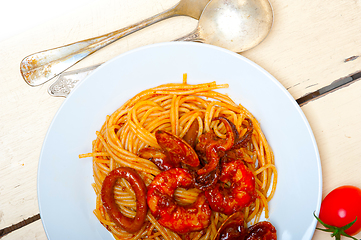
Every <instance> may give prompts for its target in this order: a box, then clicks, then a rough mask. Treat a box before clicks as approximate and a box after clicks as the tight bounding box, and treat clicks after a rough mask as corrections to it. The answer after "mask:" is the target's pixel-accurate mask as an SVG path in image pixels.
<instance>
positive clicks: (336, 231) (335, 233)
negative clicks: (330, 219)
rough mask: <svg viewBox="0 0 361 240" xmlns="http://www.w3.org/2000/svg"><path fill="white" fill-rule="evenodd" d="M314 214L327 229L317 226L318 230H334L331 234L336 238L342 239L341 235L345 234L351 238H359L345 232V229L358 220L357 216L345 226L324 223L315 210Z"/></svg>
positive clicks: (337, 239) (355, 239)
mask: <svg viewBox="0 0 361 240" xmlns="http://www.w3.org/2000/svg"><path fill="white" fill-rule="evenodd" d="M313 216H314V217H315V218H316V219H317V221H318V222H319V223H321V224H322V225H323V226H324V227H325V228H326V229H322V228H316V229H317V230H321V231H324V232H332V234H331V237H335V238H336V240H340V239H341V235H342V236H345V237H349V238H352V239H354V240H358V239H357V238H354V237H352V236H350V235H349V234H347V233H345V230H346V229H348V228H350V227H351V226H352V225H353V224H354V223H355V222H356V220H357V217H356V219H355V220H353V221H352V222H350V223H348V224H346V225H345V226H343V227H335V226H332V225H329V224H326V223H324V222H323V221H322V220H321V219H319V218H318V217H317V216H316V214H315V212H313Z"/></svg>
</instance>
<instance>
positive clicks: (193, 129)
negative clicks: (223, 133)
mask: <svg viewBox="0 0 361 240" xmlns="http://www.w3.org/2000/svg"><path fill="white" fill-rule="evenodd" d="M198 131H199V123H198V121H197V120H195V121H193V122H192V124H191V126H190V127H189V129H188V131H187V133H186V134H185V135H184V137H183V140H184V141H186V143H188V144H189V146H191V147H192V148H195V147H196V141H197V136H198Z"/></svg>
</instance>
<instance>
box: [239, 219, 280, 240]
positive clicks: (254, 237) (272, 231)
mask: <svg viewBox="0 0 361 240" xmlns="http://www.w3.org/2000/svg"><path fill="white" fill-rule="evenodd" d="M245 240H277V231H276V228H275V227H274V226H273V225H272V224H271V223H270V222H266V221H264V222H259V223H256V224H255V225H252V226H251V227H249V228H248V234H247V236H246V239H245Z"/></svg>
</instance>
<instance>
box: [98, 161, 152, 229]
mask: <svg viewBox="0 0 361 240" xmlns="http://www.w3.org/2000/svg"><path fill="white" fill-rule="evenodd" d="M119 178H125V179H126V180H127V181H128V182H129V183H130V185H131V186H132V188H133V190H134V192H135V196H136V203H137V209H136V210H137V213H136V215H135V217H134V218H128V217H126V216H124V215H123V214H122V213H121V212H120V211H119V208H118V205H117V204H116V203H115V199H114V186H115V183H116V182H117V180H118V179H119ZM146 193H147V188H146V186H145V184H144V182H143V179H142V178H141V177H140V176H139V174H138V173H137V172H136V171H134V170H133V169H131V168H128V167H120V168H116V169H114V170H113V171H111V172H110V173H109V174H108V175H107V176H106V177H105V179H104V181H103V185H102V189H101V198H102V202H103V206H104V208H105V210H106V212H107V213H108V215H109V217H110V218H111V219H112V220H113V222H115V223H116V224H117V226H118V227H121V228H122V229H124V230H125V231H127V232H129V233H135V232H137V231H139V229H141V227H142V226H143V223H144V220H145V218H146V216H147V211H148V206H147V200H146Z"/></svg>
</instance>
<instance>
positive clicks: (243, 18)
mask: <svg viewBox="0 0 361 240" xmlns="http://www.w3.org/2000/svg"><path fill="white" fill-rule="evenodd" d="M272 24H273V11H272V7H271V4H270V3H269V1H268V0H212V1H211V2H210V3H209V4H208V5H207V7H206V8H205V10H204V11H203V13H202V15H201V18H200V20H199V23H198V27H197V28H196V30H195V31H194V32H192V33H190V34H189V35H187V36H185V37H183V38H180V39H177V40H178V41H197V42H202V43H207V44H212V45H215V46H219V47H223V48H227V49H228V50H231V51H233V52H238V53H239V52H244V51H246V50H249V49H251V48H253V47H254V46H256V45H258V44H259V43H261V42H262V41H263V40H264V39H265V38H266V36H267V35H268V33H269V32H270V30H271V28H272Z"/></svg>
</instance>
